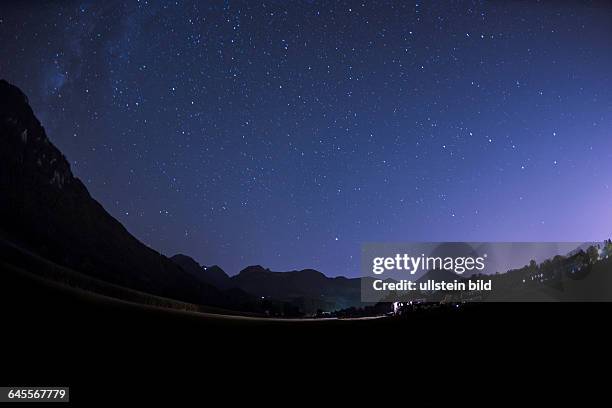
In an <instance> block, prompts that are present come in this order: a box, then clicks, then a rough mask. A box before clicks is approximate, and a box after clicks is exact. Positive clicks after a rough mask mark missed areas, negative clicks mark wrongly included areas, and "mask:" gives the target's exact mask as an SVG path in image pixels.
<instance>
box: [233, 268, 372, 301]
mask: <svg viewBox="0 0 612 408" xmlns="http://www.w3.org/2000/svg"><path fill="white" fill-rule="evenodd" d="M230 282H231V285H232V287H236V288H240V289H242V290H244V291H246V292H248V293H251V294H253V295H256V296H263V297H271V298H275V299H280V300H284V301H293V302H296V303H298V304H299V306H300V307H301V308H302V309H303V310H304V311H306V312H314V311H316V310H317V309H322V310H334V309H342V308H347V307H351V306H360V305H361V301H360V299H361V280H360V279H359V278H353V279H349V278H345V277H336V278H330V277H327V276H325V275H324V274H323V273H321V272H319V271H316V270H314V269H304V270H299V271H287V272H273V271H270V270H269V269H266V268H264V267H262V266H260V265H252V266H248V267H246V268H244V269H243V270H242V271H240V273H239V274H238V275H236V276H233V277H232V278H231V279H230Z"/></svg>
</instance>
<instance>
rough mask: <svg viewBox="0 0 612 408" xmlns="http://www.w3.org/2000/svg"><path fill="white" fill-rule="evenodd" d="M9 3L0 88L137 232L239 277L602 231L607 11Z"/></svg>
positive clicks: (495, 4)
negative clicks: (411, 251)
mask: <svg viewBox="0 0 612 408" xmlns="http://www.w3.org/2000/svg"><path fill="white" fill-rule="evenodd" d="M605 4H606V3H605V2H598V3H596V4H591V3H588V2H578V1H575V2H573V1H552V0H551V1H540V2H535V1H534V2H527V1H525V2H517V1H491V2H484V1H483V2H462V1H446V0H445V1H435V2H430V1H423V2H399V1H391V2H381V1H363V2H342V3H333V2H331V1H321V2H313V1H292V2H289V1H268V2H263V3H258V2H255V1H248V2H246V1H245V2H238V1H226V2H221V1H219V2H217V1H215V2H204V1H194V2H190V1H178V2H172V3H168V4H166V5H162V4H161V2H160V3H157V2H153V1H149V2H147V1H108V0H107V1H104V2H93V1H91V2H71V1H62V2H60V1H50V2H38V1H16V2H10V1H3V2H2V4H1V5H0V41H1V44H2V47H0V77H2V78H5V79H7V80H8V81H10V82H12V83H14V84H15V85H17V86H19V87H20V88H22V90H23V91H24V92H26V94H27V95H28V96H29V98H30V102H31V104H32V106H33V108H34V111H35V113H36V114H37V116H38V117H39V119H40V120H41V122H42V123H43V125H44V126H45V128H46V130H47V133H48V136H49V138H50V139H51V141H52V142H53V143H55V144H56V145H57V146H58V147H59V148H60V149H61V150H62V151H63V152H64V153H65V154H66V156H67V158H68V160H69V161H70V163H71V165H72V169H73V171H74V173H75V175H76V176H77V177H79V178H81V179H82V180H83V181H84V183H85V184H86V186H87V187H88V189H89V191H90V192H91V194H92V195H93V196H94V197H95V198H96V199H97V200H98V201H100V202H101V203H102V204H103V205H104V207H105V208H106V209H107V210H108V211H109V212H110V213H111V214H112V215H113V216H115V217H116V218H117V219H119V220H120V221H121V222H122V223H123V224H124V225H125V226H126V227H127V228H128V230H129V231H130V232H132V233H133V234H134V235H135V236H136V237H138V238H139V239H141V240H142V241H143V242H145V243H146V244H148V245H150V246H152V247H153V248H155V249H157V250H159V251H161V252H162V253H164V254H166V255H173V254H175V253H177V252H182V253H186V254H189V255H191V256H193V257H194V258H195V259H196V260H197V261H199V262H200V263H202V264H207V265H210V264H219V265H220V266H221V267H222V268H224V269H225V270H226V271H227V272H228V273H230V274H235V273H237V272H239V271H240V270H241V269H242V268H244V267H245V266H247V265H251V264H261V265H263V266H265V267H269V268H271V269H272V270H292V269H302V268H315V269H318V270H320V271H322V272H324V273H325V274H327V275H330V276H336V275H347V276H357V275H359V269H358V268H359V257H360V248H361V244H362V243H364V242H376V241H391V242H393V241H449V240H460V241H542V240H544V241H593V240H598V241H599V240H603V239H604V238H607V237H609V236H610V235H611V233H612V216H611V214H612V191H611V190H610V183H611V182H612V178H611V175H612V134H611V133H612V6H610V5H609V3H607V4H608V5H607V6H606V5H605Z"/></svg>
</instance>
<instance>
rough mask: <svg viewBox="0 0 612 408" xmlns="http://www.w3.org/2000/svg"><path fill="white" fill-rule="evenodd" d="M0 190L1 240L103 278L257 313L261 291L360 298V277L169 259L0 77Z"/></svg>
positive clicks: (289, 298) (315, 299)
mask: <svg viewBox="0 0 612 408" xmlns="http://www.w3.org/2000/svg"><path fill="white" fill-rule="evenodd" d="M0 190H1V191H2V194H1V195H0V241H2V242H6V243H9V244H10V245H9V246H10V247H13V248H17V247H18V248H21V249H22V250H23V251H24V253H26V252H28V253H32V254H35V255H36V256H38V257H41V258H42V259H46V260H49V261H51V262H53V263H55V264H57V265H59V266H62V267H67V268H70V269H71V270H74V271H76V272H78V273H81V274H84V275H86V276H89V277H92V278H96V279H100V280H102V281H104V282H109V283H111V284H114V285H120V286H123V287H127V288H131V289H135V290H138V291H142V292H145V293H149V294H152V295H157V296H162V297H167V298H171V299H176V300H181V301H185V302H190V303H196V304H203V305H210V306H218V307H223V308H227V309H235V310H237V309H244V308H248V309H249V310H251V311H252V310H255V309H257V310H256V311H258V312H259V311H261V310H260V306H261V304H260V303H261V302H259V304H256V302H255V300H257V299H261V298H264V299H270V301H272V302H273V303H274V302H276V301H280V302H281V303H285V302H290V303H291V304H292V305H294V306H295V305H297V306H296V307H299V309H300V310H303V311H306V312H314V311H316V310H317V309H323V310H334V309H340V308H345V307H350V306H357V305H359V304H360V301H359V299H360V291H359V290H360V281H359V279H347V278H343V277H339V278H329V277H326V276H325V275H323V274H322V273H321V272H318V271H315V270H312V269H305V270H301V271H290V272H271V271H269V270H267V269H264V268H263V267H261V266H250V267H247V268H245V269H244V270H242V271H241V272H240V273H239V274H238V275H236V276H234V277H229V276H228V275H227V274H226V273H225V272H224V271H223V270H222V269H221V268H220V267H218V266H216V265H214V266H210V267H203V266H201V265H200V264H198V263H197V262H196V261H195V260H193V259H192V258H191V257H189V256H187V255H183V254H177V255H175V256H173V257H172V259H170V258H167V257H166V256H164V255H162V254H160V253H159V252H157V251H155V250H153V249H151V248H149V247H148V246H146V245H145V244H143V243H142V242H140V241H139V240H138V239H136V238H135V237H134V236H133V235H132V234H130V233H129V232H128V231H127V229H126V228H125V227H124V226H123V225H122V224H121V223H120V222H119V221H117V220H116V219H115V218H114V217H113V216H111V215H110V214H109V213H108V212H107V211H106V210H105V209H104V207H103V206H102V205H100V203H98V202H97V201H96V200H95V199H94V198H93V197H92V196H91V195H90V194H89V191H88V190H87V188H86V187H85V185H84V184H83V183H82V182H81V180H79V179H78V178H77V177H75V176H74V175H73V173H72V171H71V169H70V164H69V163H68V161H67V160H66V158H65V157H64V155H63V154H62V152H61V151H60V150H59V149H57V148H56V147H55V146H54V145H53V143H51V141H50V140H49V138H48V137H47V134H46V132H45V129H44V128H43V126H42V125H41V123H40V122H39V121H38V119H37V118H36V116H35V115H34V112H33V111H32V108H31V107H30V105H29V103H28V99H27V97H26V96H25V94H24V93H23V92H22V91H21V90H20V89H19V88H17V87H16V86H14V85H11V84H10V83H8V82H7V81H5V80H0ZM7 248H8V246H7ZM274 304H275V305H276V304H277V303H274ZM294 306H291V307H294ZM283 307H285V306H283Z"/></svg>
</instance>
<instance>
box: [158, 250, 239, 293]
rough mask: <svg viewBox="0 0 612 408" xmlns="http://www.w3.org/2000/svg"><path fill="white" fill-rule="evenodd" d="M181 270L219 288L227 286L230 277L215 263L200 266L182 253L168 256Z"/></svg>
mask: <svg viewBox="0 0 612 408" xmlns="http://www.w3.org/2000/svg"><path fill="white" fill-rule="evenodd" d="M170 259H171V260H172V261H173V262H174V263H176V264H177V265H178V266H180V267H181V268H183V270H184V271H185V272H187V273H189V274H190V275H192V276H194V277H195V278H197V279H198V280H200V281H201V282H204V283H207V284H210V285H213V286H215V287H217V288H219V289H227V288H229V286H230V285H229V279H230V277H229V276H228V275H227V273H225V271H224V270H223V269H221V268H220V267H219V266H217V265H212V266H202V265H200V264H199V263H198V262H197V261H196V260H194V259H193V258H192V257H190V256H188V255H184V254H176V255H174V256H172V257H171V258H170Z"/></svg>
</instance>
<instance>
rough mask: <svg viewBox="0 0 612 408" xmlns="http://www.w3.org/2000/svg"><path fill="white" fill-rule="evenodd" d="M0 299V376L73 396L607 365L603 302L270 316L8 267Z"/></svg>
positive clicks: (459, 381) (472, 376) (525, 376)
mask: <svg viewBox="0 0 612 408" xmlns="http://www.w3.org/2000/svg"><path fill="white" fill-rule="evenodd" d="M0 297H1V299H2V305H1V306H2V326H3V328H2V337H3V345H2V346H1V347H2V370H1V373H2V376H3V378H2V383H3V384H11V385H19V384H22V385H36V384H38V385H49V386H50V385H69V386H71V387H72V389H71V398H72V400H73V401H81V402H84V401H91V398H92V396H95V400H96V401H107V402H116V401H117V398H118V396H119V395H121V396H122V397H121V398H125V397H128V398H130V399H136V400H138V399H141V398H146V399H150V398H151V397H153V398H154V399H155V398H161V397H166V398H171V399H172V398H175V397H180V396H182V397H184V396H186V395H190V396H191V395H195V397H196V398H198V396H200V397H201V396H202V395H203V394H202V393H204V394H206V398H212V395H213V394H217V393H222V394H223V396H224V397H225V398H230V399H231V398H233V397H234V395H232V394H231V393H230V394H227V393H226V391H222V390H225V389H226V388H227V387H228V386H229V387H230V388H233V389H234V390H235V389H237V388H236V387H238V388H239V389H240V390H246V389H251V388H253V389H258V390H266V389H277V388H285V387H287V386H291V387H297V388H300V389H304V390H306V389H318V388H319V387H322V386H326V387H329V386H332V387H340V388H341V389H344V387H347V386H348V385H346V384H351V385H350V386H351V387H356V388H354V389H353V390H354V391H355V392H356V390H358V389H359V388H360V387H361V386H374V385H377V386H381V384H386V385H385V387H387V386H388V385H390V384H399V385H400V386H401V385H402V384H403V386H411V387H413V386H414V384H415V383H414V381H415V380H416V379H419V378H420V379H421V380H426V382H429V383H430V385H431V384H437V382H438V381H442V380H444V381H446V380H451V379H452V381H451V382H452V383H453V384H455V385H459V386H461V387H464V386H468V385H469V384H471V383H473V382H474V381H476V383H477V384H478V386H479V387H481V386H482V387H484V386H485V385H486V384H487V383H488V382H491V383H498V382H499V381H500V380H501V377H499V375H509V376H512V377H513V378H514V379H515V380H518V381H519V382H523V383H524V382H529V381H532V380H533V378H538V377H537V374H535V373H537V372H538V370H546V371H552V372H556V373H561V372H565V371H564V370H567V369H568V368H570V367H572V370H573V369H574V368H573V367H574V365H575V364H577V363H578V364H583V363H588V362H590V363H593V362H594V363H596V364H598V365H602V366H605V365H606V364H607V361H608V359H609V356H610V350H611V349H612V346H610V344H612V343H610V341H609V334H608V328H607V322H608V321H609V316H610V312H611V311H612V307H611V306H610V305H609V304H474V305H469V306H466V307H462V308H458V309H455V310H453V309H448V310H447V309H443V310H438V311H430V312H426V313H419V314H414V315H410V316H408V317H407V318H402V319H395V318H383V319H375V320H324V321H282V320H281V321H278V320H266V319H245V318H239V317H216V316H211V315H205V314H199V313H190V312H181V311H176V310H163V309H159V308H153V307H146V306H142V305H136V304H132V303H128V302H123V301H116V300H113V299H109V298H106V297H103V296H98V295H92V294H88V293H86V292H82V291H78V290H73V289H68V288H66V287H63V286H59V285H55V284H51V283H49V282H48V281H45V280H41V279H39V278H36V277H33V276H31V275H28V274H22V273H16V272H15V271H14V270H3V271H2V274H1V275H0ZM585 369H586V368H585ZM492 370H493V371H495V372H497V370H499V373H500V374H495V375H493V374H492V373H493V371H492ZM514 370H519V371H517V372H516V373H517V374H510V373H513V372H514ZM521 373H522V374H521ZM534 376H535V377H534ZM529 378H531V380H529ZM549 379H550V378H549ZM341 384H344V385H341ZM368 384H369V385H368ZM177 387H178V388H177ZM181 390H182V391H181ZM245 392H246V391H245ZM142 393H149V394H148V395H146V396H145V395H143V394H142ZM150 393H154V395H151V394H150ZM176 393H178V394H176ZM181 393H182V394H181Z"/></svg>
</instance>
